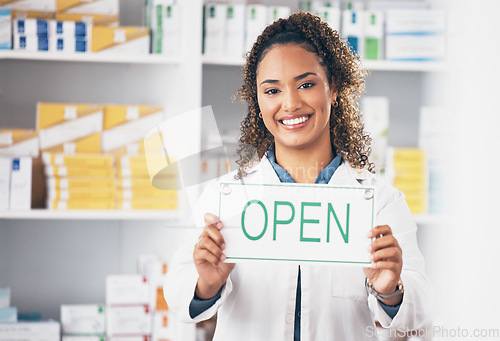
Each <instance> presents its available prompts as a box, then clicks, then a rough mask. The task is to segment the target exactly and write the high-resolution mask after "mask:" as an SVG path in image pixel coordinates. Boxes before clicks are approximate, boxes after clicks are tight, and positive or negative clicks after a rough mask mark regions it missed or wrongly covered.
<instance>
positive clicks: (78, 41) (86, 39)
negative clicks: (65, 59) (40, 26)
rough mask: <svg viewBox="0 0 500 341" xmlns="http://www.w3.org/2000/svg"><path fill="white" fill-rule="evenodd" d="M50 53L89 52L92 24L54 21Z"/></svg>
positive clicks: (51, 29) (51, 27)
mask: <svg viewBox="0 0 500 341" xmlns="http://www.w3.org/2000/svg"><path fill="white" fill-rule="evenodd" d="M49 36H50V38H49V39H50V45H51V46H50V51H57V52H69V53H73V52H89V46H90V42H91V41H92V24H90V23H86V22H76V21H52V23H51V25H50V35H49Z"/></svg>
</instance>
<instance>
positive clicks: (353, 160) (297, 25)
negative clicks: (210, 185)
mask: <svg viewBox="0 0 500 341" xmlns="http://www.w3.org/2000/svg"><path fill="white" fill-rule="evenodd" d="M287 44H296V45H299V46H301V47H303V48H304V49H306V50H308V51H311V52H314V53H316V54H317V56H318V59H319V62H320V64H321V65H322V66H323V68H324V69H325V72H326V75H327V77H328V80H329V83H330V87H332V85H335V86H336V87H337V91H338V97H337V98H338V106H336V107H333V106H332V111H331V112H332V115H331V117H330V141H331V144H332V151H333V153H334V155H340V156H341V157H342V158H343V159H344V160H347V161H348V162H349V163H350V164H351V165H352V166H354V167H355V168H364V167H368V170H369V171H373V167H374V165H373V164H372V163H370V162H369V161H368V155H369V154H370V148H369V146H370V143H371V138H370V137H369V135H367V134H365V133H364V126H363V123H362V121H361V118H360V115H359V108H358V103H357V101H356V99H357V98H359V97H360V96H361V94H362V93H363V91H364V90H365V76H366V74H367V72H366V71H365V70H364V69H363V68H361V66H360V61H359V57H358V56H357V55H356V54H355V53H354V52H353V51H352V50H351V49H350V48H349V46H347V45H346V43H345V42H343V41H341V39H340V36H339V34H338V32H337V31H335V30H333V29H332V28H331V27H330V26H329V25H328V24H326V23H325V22H323V21H322V20H321V19H320V18H319V17H317V16H315V15H313V14H310V13H307V12H297V13H294V14H292V15H291V16H290V17H288V18H287V19H279V20H277V21H275V22H274V23H272V24H271V25H269V26H267V27H266V29H265V30H264V31H263V32H262V34H261V35H260V36H259V37H258V38H257V41H256V42H255V43H254V45H253V47H252V49H251V50H250V52H248V53H247V55H246V63H245V65H244V66H243V70H242V74H243V82H244V83H243V85H242V86H241V88H240V89H239V90H238V92H237V95H239V96H240V98H241V100H242V101H246V102H247V103H248V112H247V115H246V117H245V118H244V120H243V122H242V123H241V127H240V130H241V137H240V139H239V147H238V150H237V154H238V157H239V159H238V160H236V163H237V164H238V166H239V167H238V168H239V170H238V174H237V175H236V178H241V177H243V176H245V175H246V172H245V169H246V168H248V167H251V166H252V165H253V164H254V163H255V162H256V161H260V160H261V158H262V157H263V156H264V154H265V153H266V152H267V150H268V149H269V146H270V145H271V144H272V143H273V141H274V137H273V136H272V134H271V133H270V132H269V130H267V128H266V126H265V125H264V121H263V120H262V118H260V117H259V113H260V108H259V104H258V101H257V68H258V66H259V63H260V61H261V60H262V59H263V58H264V56H265V54H266V53H267V52H268V51H270V50H271V49H272V48H273V47H275V46H277V45H287ZM255 154H257V155H255ZM257 159H258V160H257Z"/></svg>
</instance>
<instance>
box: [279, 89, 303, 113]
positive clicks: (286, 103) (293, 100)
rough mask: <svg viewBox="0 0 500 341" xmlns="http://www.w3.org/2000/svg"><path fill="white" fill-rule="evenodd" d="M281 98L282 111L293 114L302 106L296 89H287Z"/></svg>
mask: <svg viewBox="0 0 500 341" xmlns="http://www.w3.org/2000/svg"><path fill="white" fill-rule="evenodd" d="M284 95H285V96H284V97H283V110H285V111H289V112H293V111H295V110H297V109H299V108H300V107H301V106H302V99H301V98H300V94H299V92H298V91H297V89H289V90H287V91H286V92H285V94H284Z"/></svg>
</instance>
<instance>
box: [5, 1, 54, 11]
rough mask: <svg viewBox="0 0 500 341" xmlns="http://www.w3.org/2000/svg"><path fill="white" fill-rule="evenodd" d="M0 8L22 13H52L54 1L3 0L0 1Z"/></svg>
mask: <svg viewBox="0 0 500 341" xmlns="http://www.w3.org/2000/svg"><path fill="white" fill-rule="evenodd" d="M0 6H1V7H3V8H10V9H11V10H16V11H22V12H45V13H54V12H55V11H56V0H15V1H12V0H3V1H0ZM13 12H14V11H13Z"/></svg>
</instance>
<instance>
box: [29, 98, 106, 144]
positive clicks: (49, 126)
mask: <svg viewBox="0 0 500 341" xmlns="http://www.w3.org/2000/svg"><path fill="white" fill-rule="evenodd" d="M103 111H104V107H103V106H102V105H98V104H75V103H46V102H39V103H38V105H37V130H38V134H39V141H40V150H41V151H51V152H58V151H64V152H65V153H68V154H72V153H75V152H77V151H78V152H100V150H101V135H100V134H97V133H100V132H101V131H102V119H103Z"/></svg>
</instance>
